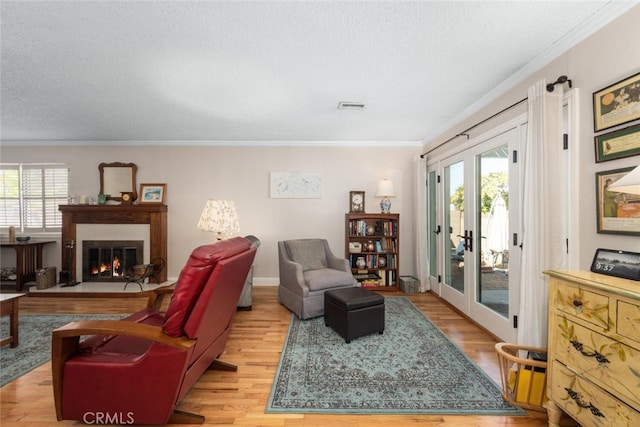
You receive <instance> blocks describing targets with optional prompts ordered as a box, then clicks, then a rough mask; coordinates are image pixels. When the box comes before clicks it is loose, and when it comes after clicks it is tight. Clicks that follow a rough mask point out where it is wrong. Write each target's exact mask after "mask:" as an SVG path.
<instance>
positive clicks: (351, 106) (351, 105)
mask: <svg viewBox="0 0 640 427" xmlns="http://www.w3.org/2000/svg"><path fill="white" fill-rule="evenodd" d="M365 108H366V107H365V105H364V102H345V101H342V102H339V103H338V110H364V109H365Z"/></svg>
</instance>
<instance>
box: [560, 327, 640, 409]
mask: <svg viewBox="0 0 640 427" xmlns="http://www.w3.org/2000/svg"><path fill="white" fill-rule="evenodd" d="M556 325H557V326H558V328H559V331H558V332H559V333H558V334H557V335H556V337H557V339H556V340H555V341H554V342H553V344H552V345H553V354H554V357H555V359H557V360H559V361H561V362H562V363H563V364H565V365H566V366H569V367H571V369H573V370H575V371H576V372H579V373H581V374H582V375H583V376H584V377H585V378H587V379H589V380H591V381H593V382H594V383H596V384H598V385H600V386H601V387H603V388H605V389H606V390H608V391H609V392H611V393H613V394H616V395H619V396H620V398H621V399H624V400H627V401H628V403H629V404H631V405H633V406H635V407H636V408H640V377H639V376H638V375H640V351H638V350H636V349H634V348H631V347H629V346H626V345H624V344H622V343H619V342H617V341H614V340H612V339H611V338H609V337H606V336H604V335H601V334H599V333H596V332H593V331H591V330H590V329H588V328H585V327H583V326H580V325H578V324H575V323H573V322H571V321H570V320H568V319H567V318H566V317H564V316H556Z"/></svg>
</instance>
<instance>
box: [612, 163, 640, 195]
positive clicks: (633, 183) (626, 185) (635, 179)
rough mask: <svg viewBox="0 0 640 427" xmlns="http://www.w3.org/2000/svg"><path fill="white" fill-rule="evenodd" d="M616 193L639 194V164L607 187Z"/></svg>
mask: <svg viewBox="0 0 640 427" xmlns="http://www.w3.org/2000/svg"><path fill="white" fill-rule="evenodd" d="M607 190H609V191H616V192H618V193H629V194H640V166H637V167H636V168H635V169H634V170H632V171H631V172H629V173H628V174H626V175H625V176H623V177H622V178H620V179H619V180H617V181H616V182H614V183H613V184H611V185H610V186H609V188H607Z"/></svg>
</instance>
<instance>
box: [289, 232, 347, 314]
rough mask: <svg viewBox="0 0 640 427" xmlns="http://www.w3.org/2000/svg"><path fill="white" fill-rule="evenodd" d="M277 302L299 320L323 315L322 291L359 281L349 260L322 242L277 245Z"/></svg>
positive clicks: (324, 241)
mask: <svg viewBox="0 0 640 427" xmlns="http://www.w3.org/2000/svg"><path fill="white" fill-rule="evenodd" d="M278 258H279V261H280V286H279V287H278V301H279V302H280V304H282V305H284V306H285V307H287V308H288V309H289V310H291V311H292V312H294V313H295V314H297V315H298V317H300V318H301V319H309V318H312V317H317V316H322V315H323V314H324V292H325V291H328V290H329V289H337V288H348V287H352V286H355V285H356V284H357V283H358V282H357V280H356V279H355V278H354V277H353V274H351V267H350V265H349V261H347V260H346V259H344V258H338V257H337V256H335V255H334V254H333V253H332V252H331V249H329V243H328V242H327V241H326V240H325V239H298V240H285V241H282V242H278Z"/></svg>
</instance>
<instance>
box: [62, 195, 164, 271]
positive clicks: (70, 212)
mask: <svg viewBox="0 0 640 427" xmlns="http://www.w3.org/2000/svg"><path fill="white" fill-rule="evenodd" d="M58 209H59V210H60V212H62V245H63V247H64V245H65V242H67V241H69V240H73V241H75V240H76V224H149V228H150V230H149V231H150V234H149V246H150V248H149V249H150V259H152V260H153V259H155V258H162V259H163V260H164V261H165V265H166V264H167V263H168V259H167V254H168V249H167V205H162V204H152V203H149V204H138V205H60V206H58ZM68 256H69V255H68V251H65V250H63V251H62V266H63V268H66V266H69V265H70V266H71V268H70V270H71V277H76V260H75V257H73V256H72V257H71V258H72V259H70V260H69V259H67V257H68ZM157 278H158V281H159V282H160V283H162V282H164V281H166V280H167V269H166V268H164V269H162V271H160V273H159V275H158V277H157Z"/></svg>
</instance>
